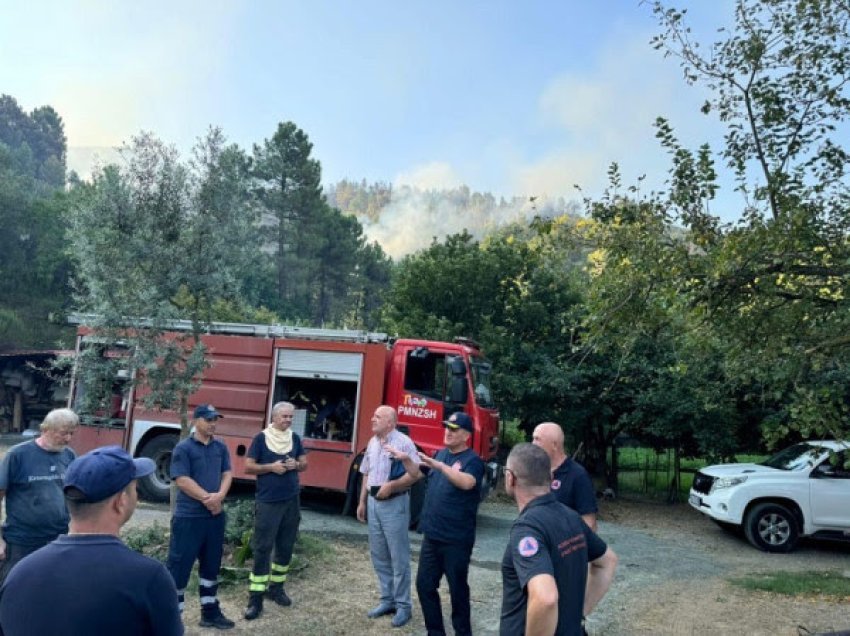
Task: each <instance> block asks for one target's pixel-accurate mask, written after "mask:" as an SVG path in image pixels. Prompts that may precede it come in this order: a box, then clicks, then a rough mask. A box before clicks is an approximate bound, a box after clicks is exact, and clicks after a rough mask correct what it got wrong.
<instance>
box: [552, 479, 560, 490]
mask: <svg viewBox="0 0 850 636" xmlns="http://www.w3.org/2000/svg"><path fill="white" fill-rule="evenodd" d="M560 487H561V480H560V479H553V480H552V490H558V489H559V488H560Z"/></svg>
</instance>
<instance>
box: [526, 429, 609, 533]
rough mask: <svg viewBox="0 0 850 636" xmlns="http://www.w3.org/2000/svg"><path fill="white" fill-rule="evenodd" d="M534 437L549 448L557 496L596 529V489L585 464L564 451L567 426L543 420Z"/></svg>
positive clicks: (554, 491)
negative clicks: (563, 426) (562, 426)
mask: <svg viewBox="0 0 850 636" xmlns="http://www.w3.org/2000/svg"><path fill="white" fill-rule="evenodd" d="M532 441H533V442H534V443H535V444H536V445H537V446H539V447H540V448H542V449H543V450H544V451H546V454H547V455H548V456H549V463H550V466H551V469H552V483H551V485H550V488H551V489H552V494H553V495H555V498H556V499H557V500H558V501H560V502H561V503H562V504H564V505H565V506H567V507H568V508H572V509H573V510H575V511H576V512H577V513H579V514H580V515H581V518H582V519H583V520H584V522H585V523H586V524H587V525H588V526H589V527H590V529H591V530H593V531H594V532H596V527H597V526H596V515H597V513H598V512H599V506H598V505H597V503H596V490H595V489H594V488H593V480H592V479H591V478H590V475H589V474H588V472H587V470H585V468H584V466H582V465H581V464H579V463H578V462H577V461H575V460H574V459H573V458H572V457H568V456H567V454H566V453H565V452H564V430H563V429H562V428H561V427H560V426H559V425H558V424H555V423H554V422H543V423H542V424H538V425H537V426H536V427H535V429H534V434H533V437H532Z"/></svg>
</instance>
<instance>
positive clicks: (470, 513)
mask: <svg viewBox="0 0 850 636" xmlns="http://www.w3.org/2000/svg"><path fill="white" fill-rule="evenodd" d="M434 459H436V460H437V461H441V462H443V463H444V464H446V465H447V466H449V468H450V469H452V470H459V471H461V472H464V473H467V474H468V475H472V476H473V477H475V486H474V487H473V488H471V489H469V490H462V489H460V488H457V487H456V486H454V485H452V483H451V482H450V481H449V480H448V478H447V477H446V476H445V475H444V474H443V473H441V472H440V471H438V470H431V471H430V472H429V474H428V492H427V493H426V495H425V503H424V504H423V508H422V514H421V515H420V521H419V530H420V531H421V532H422V533H423V534H424V535H425V536H426V537H428V538H429V539H433V540H434V541H443V542H445V543H459V544H464V545H472V544H473V543H475V521H476V517H477V515H478V503H479V502H480V501H481V481H482V480H483V479H484V462H483V461H481V458H480V457H479V456H478V455H476V454H475V451H474V450H472V449H471V448H467V449H465V450H464V451H462V452H460V453H457V454H452V453H450V452H449V450H448V449H447V448H444V449H442V450H441V451H439V452H438V453H437V454H436V456H435V457H434ZM424 466H425V464H420V468H422V467H424Z"/></svg>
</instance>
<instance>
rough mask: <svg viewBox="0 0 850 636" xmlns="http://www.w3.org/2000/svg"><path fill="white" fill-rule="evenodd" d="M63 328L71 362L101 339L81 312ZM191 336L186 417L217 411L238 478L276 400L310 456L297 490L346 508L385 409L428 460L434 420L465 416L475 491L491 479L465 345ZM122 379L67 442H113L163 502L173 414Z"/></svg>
mask: <svg viewBox="0 0 850 636" xmlns="http://www.w3.org/2000/svg"><path fill="white" fill-rule="evenodd" d="M72 320H73V321H74V322H76V323H77V324H79V325H80V326H79V327H78V334H77V345H76V347H77V349H76V350H77V354H78V355H79V352H80V351H81V349H82V348H83V347H86V346H92V345H95V344H98V343H102V340H100V339H98V338H96V337H95V336H94V335H93V334H92V331H91V329H89V328H88V327H86V326H85V323H86V319H85V316H79V315H77V316H74V317H72ZM169 327H170V328H171V329H173V330H174V331H181V330H187V329H189V328H190V324H189V322H188V321H174V322H173V324H171V325H169ZM202 340H203V342H204V345H205V346H206V348H207V359H208V361H209V362H210V367H209V368H208V369H207V370H206V372H205V373H204V376H203V380H202V382H201V386H200V388H199V389H198V390H197V391H196V392H195V393H194V394H193V395H192V396H191V398H190V401H189V406H190V412H191V409H192V408H193V407H194V406H195V405H197V404H202V403H205V402H206V403H211V404H213V405H215V407H216V409H218V410H219V411H220V412H221V413H222V414H223V416H224V417H223V419H221V420H220V421H219V423H218V427H217V432H216V435H217V436H219V437H220V438H221V439H222V440H223V441H224V442H225V443H226V444H227V446H228V448H229V449H230V453H231V458H232V461H233V472H234V477H236V478H238V479H245V480H250V479H254V477H253V476H251V475H247V474H246V473H245V453H246V452H247V450H248V447H249V446H250V444H251V439H252V438H253V437H254V436H255V435H256V434H257V433H258V432H259V431H261V430H262V429H263V428H264V427H265V426H266V425H267V423H268V422H269V414H270V411H271V407H272V405H273V404H274V403H276V402H278V401H281V400H286V401H289V402H292V403H293V404H294V405H295V406H296V412H295V420H294V423H293V430H294V431H295V432H297V433H298V434H299V435H301V437H302V439H303V442H304V446H305V448H306V449H307V451H308V453H309V457H310V467H309V469H308V470H307V471H306V472H305V473H303V474H302V475H301V483H302V484H303V485H304V486H307V487H315V488H322V489H327V490H332V491H339V492H345V493H347V494H348V497H347V505H346V507H347V508H350V507H351V504H352V502H354V501H356V499H355V497H356V495H357V492H358V488H359V473H358V471H357V468H358V466H359V464H360V458H361V457H362V453H363V451H364V449H365V447H366V444H367V443H368V441H369V438H370V437H371V435H372V432H371V423H370V419H371V416H372V414H373V412H374V411H375V409H376V408H377V407H378V406H379V405H381V404H388V405H390V406H392V407H393V408H394V409H395V410H396V412H397V413H398V420H399V429H400V430H402V431H404V432H406V433H407V434H408V435H410V437H411V438H412V439H413V441H414V442H415V443H416V444H417V446H418V447H419V448H420V449H421V450H422V451H423V452H427V453H432V452H434V451H435V450H436V449H438V448H440V447H442V445H443V444H442V440H443V428H442V422H443V420H444V419H446V418H447V417H448V416H449V415H450V414H451V413H453V412H455V411H464V412H466V413H467V414H468V415H469V416H470V417H471V418H472V419H473V421H474V422H475V432H474V434H473V436H472V447H473V448H474V450H475V452H477V453H478V454H479V455H480V456H481V458H482V459H484V460H485V462H486V463H487V465H488V470H487V478H486V481H487V483H486V486H485V492H484V493H483V494H484V495H486V492H487V491H489V488H490V486H492V485H493V484H494V483H495V481H496V479H497V476H498V466H497V464H496V456H497V452H498V443H499V413H498V411H497V410H496V409H495V405H494V403H493V401H492V393H491V390H490V376H491V366H490V363H489V362H487V360H486V359H485V358H484V357H483V356H482V355H481V352H480V350H479V347H478V345H476V344H475V343H474V342H472V341H470V340H468V339H464V338H456V339H455V341H454V342H432V341H427V340H408V339H404V340H395V341H391V340H390V339H389V338H388V337H387V335H386V334H381V333H370V332H363V331H349V330H337V329H307V328H301V327H285V326H279V325H248V324H235V323H213V324H212V325H211V326H210V329H209V333H207V334H206V335H204V336H203V338H202ZM100 346H102V345H100ZM124 355H129V354H128V353H126V352H125V354H124ZM127 380H128V379H126V378H125V379H124V380H123V382H122V379H121V378H120V377H119V378H117V379H116V383H115V388H114V389H113V391H114V394H115V395H114V400H113V405H112V408H111V412H110V413H108V414H104V413H99V414H97V416H88V415H86V414H85V413H83V414H81V415H82V421H83V424H82V425H81V426H80V428H79V430H78V431H77V433H76V435H75V436H74V441H73V444H72V445H73V447H74V449H75V450H76V451H77V452H78V453H82V452H86V451H88V450H91V449H92V448H95V447H98V446H104V445H107V444H119V445H122V446H124V447H125V448H126V449H127V450H128V451H129V452H130V453H131V454H133V455H134V456H139V457H150V458H151V459H153V460H154V461H155V462H156V466H157V470H156V471H155V472H154V474H153V475H151V476H150V477H149V478H145V479H143V480H141V481H140V483H139V490H140V492H141V494H142V495H143V496H144V497H146V498H147V499H150V500H155V501H165V500H167V499H168V497H169V487H170V483H171V479H170V477H169V466H170V462H171V451H172V449H173V448H174V445H175V444H176V443H177V441H178V437H179V433H180V425H179V417H178V415H177V413H174V412H171V411H151V410H147V409H145V407H144V405H143V403H142V401H141V400H140V399H138V396H137V395H136V394H135V391H134V389H133V388H132V383H131V382H129V381H127ZM75 384H76V380H75V379H72V387H71V391H70V396H71V397H70V405H71V407H72V408H74V407H75V406H79V404H80V400H79V397H80V396H81V395H82V392H83V391H84V390H85V387H83V386H74V385H75ZM122 387H123V388H122Z"/></svg>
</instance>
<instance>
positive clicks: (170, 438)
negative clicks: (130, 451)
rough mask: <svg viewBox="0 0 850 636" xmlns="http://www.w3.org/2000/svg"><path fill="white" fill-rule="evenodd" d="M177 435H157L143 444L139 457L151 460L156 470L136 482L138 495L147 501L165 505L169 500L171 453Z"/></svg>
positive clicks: (175, 443)
mask: <svg viewBox="0 0 850 636" xmlns="http://www.w3.org/2000/svg"><path fill="white" fill-rule="evenodd" d="M177 440H178V437H177V435H157V436H156V437H153V438H151V439H149V440H148V441H147V442H145V445H144V446H142V449H141V450H140V451H139V456H140V457H147V458H149V459H152V460H153V462H154V464H156V468H155V469H154V471H153V473H152V474H150V475H148V476H147V477H142V478H141V479H140V480H139V481H138V484H137V486H138V491H139V495H140V496H141V497H142V498H143V499H146V500H148V501H153V502H158V503H166V502H168V501H169V499H170V498H171V473H170V472H169V471H170V470H171V453H172V451H174V447H175V446H176V445H177Z"/></svg>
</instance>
